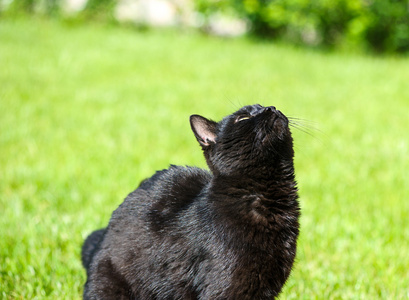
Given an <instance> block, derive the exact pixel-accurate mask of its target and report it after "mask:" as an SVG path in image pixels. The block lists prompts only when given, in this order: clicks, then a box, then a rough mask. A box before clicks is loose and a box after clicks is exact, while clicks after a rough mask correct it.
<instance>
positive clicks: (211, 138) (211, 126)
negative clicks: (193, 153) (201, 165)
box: [190, 115, 217, 147]
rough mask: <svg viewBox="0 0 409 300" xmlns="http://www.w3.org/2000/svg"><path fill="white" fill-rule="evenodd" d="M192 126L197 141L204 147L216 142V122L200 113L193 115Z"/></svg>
mask: <svg viewBox="0 0 409 300" xmlns="http://www.w3.org/2000/svg"><path fill="white" fill-rule="evenodd" d="M190 126H191V127H192V130H193V133H194V134H195V137H196V139H197V141H198V142H199V143H200V145H202V147H207V146H210V144H215V143H216V126H217V123H216V122H214V121H211V120H208V119H206V118H204V117H202V116H199V115H191V116H190Z"/></svg>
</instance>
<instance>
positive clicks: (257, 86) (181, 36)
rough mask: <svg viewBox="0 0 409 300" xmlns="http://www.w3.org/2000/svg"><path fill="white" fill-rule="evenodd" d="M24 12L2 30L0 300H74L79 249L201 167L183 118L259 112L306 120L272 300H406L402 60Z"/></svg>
mask: <svg viewBox="0 0 409 300" xmlns="http://www.w3.org/2000/svg"><path fill="white" fill-rule="evenodd" d="M22 2H24V1H21V2H17V1H15V2H11V3H9V4H7V10H5V9H4V7H6V6H5V1H3V2H2V5H3V6H2V7H3V9H2V11H1V14H0V210H1V212H2V213H1V218H0V228H1V230H0V298H1V299H47V298H49V299H78V298H80V297H81V293H82V286H83V284H84V282H85V271H84V270H83V269H82V266H81V262H80V247H81V245H82V242H83V240H84V238H85V237H86V236H87V235H88V234H89V233H90V232H91V231H92V230H94V229H96V228H99V227H102V226H105V225H106V224H107V222H108V220H109V217H110V215H111V213H112V211H113V210H114V209H116V208H117V206H118V205H119V204H120V203H121V202H122V201H123V199H124V198H125V197H126V195H127V194H128V193H129V192H131V191H132V190H133V189H134V188H135V187H136V186H137V185H138V183H139V182H140V181H141V180H142V179H144V178H146V177H147V176H150V175H152V174H153V173H154V171H155V170H158V169H163V168H167V167H168V166H169V164H179V165H196V166H200V167H205V163H204V159H203V157H202V154H201V150H200V147H199V146H198V144H197V142H196V140H195V138H194V136H193V134H192V132H191V130H190V126H189V121H188V120H189V116H190V115H191V114H201V115H203V116H206V117H208V118H212V119H214V120H220V119H221V118H222V117H223V116H225V115H227V114H229V113H231V112H233V111H235V110H236V109H238V108H239V107H241V106H243V105H245V104H254V103H260V104H263V105H275V106H276V107H277V108H278V109H280V110H281V111H283V112H284V113H285V114H286V115H288V116H292V117H297V118H301V119H303V121H301V122H302V123H303V128H302V130H298V129H296V128H293V129H292V131H293V135H294V139H295V151H296V158H295V159H296V175H297V181H298V183H299V189H300V202H301V206H302V218H301V236H300V239H299V244H298V245H299V246H298V253H297V261H296V264H295V267H294V270H293V272H292V274H291V277H290V279H289V281H288V282H287V284H286V286H285V288H284V290H283V293H282V295H281V299H407V298H408V297H409V287H408V284H407V283H408V282H409V274H408V269H409V262H408V259H407V255H408V254H407V253H408V251H409V226H408V221H407V220H408V216H409V201H408V199H409V176H408V171H407V170H408V169H409V160H408V158H407V157H408V153H409V141H408V134H407V129H408V128H409V118H408V111H409V88H408V79H409V60H408V57H407V56H404V55H400V56H397V55H392V54H390V53H389V54H388V55H387V56H379V55H376V56H374V55H373V54H364V52H365V51H369V53H371V52H373V51H372V50H370V47H369V48H365V47H364V48H365V49H366V50H362V49H363V48H362V49H360V50H359V49H358V50H356V51H351V49H352V48H348V47H347V46H345V47H344V46H339V47H338V46H335V44H333V47H335V49H336V50H334V49H333V50H331V51H328V49H329V48H328V47H327V46H325V45H321V46H318V45H316V46H314V49H312V48H311V47H310V46H311V45H307V46H299V45H300V44H299V43H297V46H295V45H294V44H292V45H291V44H289V43H290V42H291V40H289V39H287V38H286V37H285V36H281V37H271V36H270V37H269V38H268V39H267V38H266V39H260V36H259V35H258V34H257V33H256V32H254V31H250V37H247V36H244V37H240V38H236V39H226V38H220V37H213V36H209V35H204V34H202V33H200V32H202V31H203V30H202V29H200V30H193V29H186V28H181V27H177V28H174V27H173V28H161V29H150V28H149V27H148V26H141V24H137V25H135V24H129V23H127V24H119V23H118V22H116V21H115V20H113V18H112V13H110V10H109V9H110V8H109V7H110V6H109V5H111V4H112V3H111V2H109V1H106V2H107V3H106V5H108V8H106V7H105V8H104V9H101V10H98V13H89V12H87V9H85V8H84V9H83V10H82V11H81V12H80V13H78V14H76V15H75V16H73V15H70V16H69V17H67V16H62V15H61V12H59V8H58V7H54V6H52V5H51V4H52V3H54V2H53V1H49V2H47V1H42V2H41V3H42V5H43V6H41V7H42V9H39V8H38V7H37V6H34V7H37V8H35V9H34V8H33V9H28V11H24V10H25V9H21V7H26V6H24V5H23V6H21V7H20V6H19V7H15V6H14V5H16V4H17V3H19V4H21V3H22ZM31 2H32V3H35V1H31ZM102 2H103V1H102ZM102 2H101V3H102ZM253 2H257V1H253ZM395 2H396V3H398V1H395ZM13 3H14V4H13ZM44 3H49V4H50V5H48V6H46V5H45V4H44ZM89 3H92V2H89ZM209 3H210V4H212V5H213V6H212V7H211V10H214V9H216V8H215V4H223V3H222V2H220V3H219V2H217V3H215V2H209ZM243 3H244V2H243ZM277 3H278V2H277ZM286 3H291V1H288V2H286ZM317 3H318V2H317ZM399 3H401V2H399ZM199 4H200V3H199ZM239 4H240V3H239ZM200 5H202V4H200ZM223 5H224V4H223ZM226 7H227V6H224V7H220V8H219V9H220V10H221V11H229V13H231V14H233V13H236V14H237V15H239V12H240V11H239V10H236V9H234V10H233V9H227V8H226ZM45 8H47V9H45ZM198 9H199V10H201V11H203V13H202V14H203V16H204V17H205V18H207V17H206V16H207V14H210V13H209V11H210V10H209V9H210V8H206V7H203V5H202V6H200V7H199V8H198ZM205 9H208V10H207V11H206V10H205ZM232 11H233V12H232ZM87 14H88V15H87ZM206 22H207V21H206V20H205V21H203V23H202V24H205V25H204V26H206ZM253 29H254V27H253ZM255 36H257V38H254V37H255ZM344 45H345V44H344ZM331 47H332V46H331ZM347 48H348V49H349V50H347V51H346V49H347ZM374 52H375V51H374ZM392 52H395V53H396V51H392ZM305 131H306V132H305Z"/></svg>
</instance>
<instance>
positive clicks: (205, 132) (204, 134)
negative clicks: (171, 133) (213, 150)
mask: <svg viewBox="0 0 409 300" xmlns="http://www.w3.org/2000/svg"><path fill="white" fill-rule="evenodd" d="M196 129H197V133H198V134H199V136H200V138H201V139H202V140H203V142H204V144H205V145H209V143H208V141H211V142H213V143H214V142H215V141H216V135H215V134H214V133H213V132H211V131H210V130H209V128H208V127H207V125H206V124H205V123H204V122H199V124H198V127H197V128H196Z"/></svg>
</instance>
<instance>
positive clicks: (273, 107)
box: [264, 106, 276, 111]
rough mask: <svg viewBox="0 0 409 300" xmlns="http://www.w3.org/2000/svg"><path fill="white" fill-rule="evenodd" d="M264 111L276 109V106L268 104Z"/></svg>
mask: <svg viewBox="0 0 409 300" xmlns="http://www.w3.org/2000/svg"><path fill="white" fill-rule="evenodd" d="M264 111H276V107H275V106H267V107H265V108H264Z"/></svg>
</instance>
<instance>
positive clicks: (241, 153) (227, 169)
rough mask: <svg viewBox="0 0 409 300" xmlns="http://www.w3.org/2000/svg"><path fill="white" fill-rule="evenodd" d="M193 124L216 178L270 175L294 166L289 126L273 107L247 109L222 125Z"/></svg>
mask: <svg viewBox="0 0 409 300" xmlns="http://www.w3.org/2000/svg"><path fill="white" fill-rule="evenodd" d="M190 124H191V127H192V130H193V133H194V134H195V136H196V139H197V140H198V142H199V143H200V145H201V146H202V149H203V151H204V155H205V157H206V161H207V164H208V166H209V168H210V169H211V171H212V172H213V173H214V174H215V175H216V174H225V175H243V174H247V173H249V174H250V173H255V172H261V173H266V172H267V173H268V172H272V171H274V169H275V168H277V167H278V166H282V165H283V164H291V165H292V159H293V155H294V152H293V144H292V137H291V132H290V129H289V127H288V124H289V122H288V119H287V117H286V116H284V114H282V113H281V112H280V111H279V110H276V108H275V107H273V106H268V107H263V106H261V105H258V104H256V105H249V106H245V107H243V108H241V109H239V110H238V111H236V112H235V113H233V114H231V115H229V116H227V117H225V118H223V120H221V121H220V122H218V123H216V122H214V121H211V120H208V119H206V118H204V117H202V116H199V115H192V116H191V117H190Z"/></svg>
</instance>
